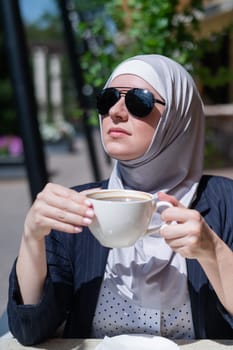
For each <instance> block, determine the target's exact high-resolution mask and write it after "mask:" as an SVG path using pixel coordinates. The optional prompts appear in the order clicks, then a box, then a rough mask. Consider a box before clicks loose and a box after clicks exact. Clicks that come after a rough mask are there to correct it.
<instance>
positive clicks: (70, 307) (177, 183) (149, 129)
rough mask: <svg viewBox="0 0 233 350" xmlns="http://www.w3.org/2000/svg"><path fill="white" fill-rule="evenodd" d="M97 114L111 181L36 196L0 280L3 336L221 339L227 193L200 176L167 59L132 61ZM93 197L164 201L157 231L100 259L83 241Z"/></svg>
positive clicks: (195, 123) (195, 113)
mask: <svg viewBox="0 0 233 350" xmlns="http://www.w3.org/2000/svg"><path fill="white" fill-rule="evenodd" d="M97 108H98V111H99V114H100V127H101V137H102V142H103V145H104V148H105V150H106V152H107V153H108V154H109V155H110V156H111V157H112V158H114V159H116V162H115V166H114V169H113V171H112V174H111V176H110V178H109V180H106V181H103V182H101V183H90V184H85V185H83V186H77V187H75V188H73V189H67V188H64V187H62V186H59V185H56V184H48V185H47V186H46V187H45V189H44V190H43V191H42V192H41V193H39V194H38V196H37V199H36V201H35V202H34V204H33V206H32V208H31V209H30V211H29V213H28V215H27V217H26V220H25V226H24V233H23V236H22V243H21V247H20V251H19V256H18V259H17V261H16V264H15V265H14V267H13V270H12V273H11V277H10V290H9V303H8V316H9V325H10V329H11V332H12V333H13V335H14V336H15V337H17V338H18V340H19V341H20V342H22V343H23V344H33V343H38V342H41V341H42V340H44V339H46V338H48V337H52V336H53V335H54V333H55V331H56V330H57V329H58V327H59V326H61V325H62V324H63V323H64V337H79V338H85V337H86V338H88V337H103V336H104V335H109V336H113V335H117V334H121V333H149V334H156V335H162V336H166V337H168V338H173V339H175V338H219V339H220V338H233V331H232V328H233V298H232V290H233V276H232V271H233V253H232V247H233V215H232V207H233V181H232V180H230V179H226V178H221V177H209V176H202V160H203V144H204V115H203V108H202V102H201V99H200V97H199V94H198V92H197V89H196V87H195V84H194V82H193V80H192V78H191V77H190V75H189V74H188V73H187V72H186V71H185V70H184V69H183V68H182V67H181V66H180V65H179V64H177V63H175V62H174V61H172V60H171V59H169V58H166V57H163V56H160V55H142V56H136V57H133V58H130V59H128V60H126V61H124V62H123V63H122V64H120V65H119V66H118V67H117V68H116V69H115V70H114V72H113V74H112V75H111V77H110V78H109V80H108V81H107V83H106V86H105V89H104V90H103V91H102V92H101V93H100V94H99V96H98V99H97ZM96 187H100V188H130V189H135V190H143V191H148V192H151V193H153V194H154V195H155V196H157V197H158V198H159V199H160V200H169V201H170V202H171V203H172V204H173V206H174V207H172V208H168V209H166V210H164V212H163V213H162V216H161V218H162V220H164V221H165V222H166V223H167V224H168V225H165V226H163V228H162V229H161V230H160V235H159V236H158V235H152V236H147V237H145V238H144V239H141V240H139V241H138V242H136V243H135V245H134V246H132V247H128V248H118V249H116V248H114V249H111V250H109V249H108V248H106V247H102V246H101V245H100V244H99V243H98V242H97V241H96V239H95V238H94V237H93V235H92V234H91V233H90V231H89V230H88V225H89V224H90V222H91V220H92V218H93V216H94V212H93V208H92V207H91V204H90V202H89V200H88V199H87V197H86V191H90V190H92V189H93V188H96ZM155 220H157V218H156V217H154V218H152V222H154V221H155ZM171 222H174V223H175V224H174V225H173V224H172V225H169V223H171Z"/></svg>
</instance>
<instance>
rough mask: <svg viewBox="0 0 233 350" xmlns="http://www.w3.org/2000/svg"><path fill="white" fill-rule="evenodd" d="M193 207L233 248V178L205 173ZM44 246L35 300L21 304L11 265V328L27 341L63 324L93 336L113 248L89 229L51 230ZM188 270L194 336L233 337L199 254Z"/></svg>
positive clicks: (67, 333) (71, 334) (74, 334)
mask: <svg viewBox="0 0 233 350" xmlns="http://www.w3.org/2000/svg"><path fill="white" fill-rule="evenodd" d="M107 184H108V181H103V182H101V183H90V184H86V185H83V186H77V187H75V188H74V189H75V190H77V191H82V190H84V189H88V188H94V187H99V186H101V187H102V188H107ZM192 208H194V209H196V210H198V211H199V212H200V213H201V214H202V216H203V217H204V218H205V220H206V222H207V223H208V224H209V225H210V227H211V228H212V229H213V230H214V231H215V232H216V233H217V234H218V235H219V236H220V237H221V239H223V241H225V242H226V244H227V245H228V246H229V247H230V248H231V249H232V250H233V209H232V208H233V181H232V180H231V179H226V178H223V177H217V176H203V177H202V179H201V182H200V185H199V188H198V191H197V196H196V199H195V202H194V203H193V205H192ZM46 250H47V261H48V276H47V279H46V283H45V287H44V294H43V296H42V298H41V300H40V302H39V303H38V304H37V305H22V303H21V297H20V291H19V286H18V282H17V276H16V272H15V264H14V266H13V269H12V272H11V275H10V285H9V301H8V318H9V327H10V331H11V332H12V334H13V335H14V336H15V337H16V338H17V339H18V340H19V342H21V343H22V344H25V345H31V344H36V343H39V342H42V341H43V340H45V339H47V338H50V337H52V336H53V335H54V334H55V331H56V329H57V328H58V327H59V326H60V325H61V324H62V323H63V324H64V334H63V336H64V337H67V338H90V336H91V327H92V319H93V316H94V312H95V308H96V303H97V299H98V294H99V289H100V286H101V282H102V278H103V274H104V271H105V265H106V260H107V257H108V252H109V249H108V248H106V247H103V246H101V245H100V244H99V242H98V241H97V240H96V239H95V237H94V236H93V235H92V234H91V233H90V231H89V230H88V228H85V229H84V230H83V232H82V233H80V234H76V235H71V234H64V233H61V232H57V231H52V232H51V234H50V235H49V236H48V237H47V238H46ZM187 272H188V287H189V293H190V300H191V308H192V316H193V323H194V329H195V337H196V338H211V339H223V338H226V339H227V338H228V339H233V316H231V315H230V314H229V313H228V312H227V311H226V310H225V309H224V307H223V306H222V305H221V303H220V302H219V300H218V298H217V296H216V294H215V292H214V290H213V288H212V286H211V284H210V283H209V281H208V279H207V277H206V275H205V273H204V271H203V269H202V268H201V266H200V264H199V263H198V262H197V261H196V260H195V259H187ZM29 288H30V286H29Z"/></svg>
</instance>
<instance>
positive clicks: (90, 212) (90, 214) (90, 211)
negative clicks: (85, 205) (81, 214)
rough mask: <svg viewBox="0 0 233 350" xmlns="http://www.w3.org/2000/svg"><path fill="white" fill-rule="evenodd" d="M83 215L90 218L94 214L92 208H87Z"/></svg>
mask: <svg viewBox="0 0 233 350" xmlns="http://www.w3.org/2000/svg"><path fill="white" fill-rule="evenodd" d="M85 215H86V216H89V217H91V218H92V217H93V216H94V210H92V209H87V211H86V213H85Z"/></svg>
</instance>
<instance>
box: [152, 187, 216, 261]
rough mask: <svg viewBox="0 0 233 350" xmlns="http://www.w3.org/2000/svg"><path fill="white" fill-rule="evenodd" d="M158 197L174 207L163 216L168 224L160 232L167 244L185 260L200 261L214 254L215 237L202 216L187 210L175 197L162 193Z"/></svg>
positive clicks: (165, 211) (194, 211)
mask: <svg viewBox="0 0 233 350" xmlns="http://www.w3.org/2000/svg"><path fill="white" fill-rule="evenodd" d="M158 197H159V200H166V201H169V202H170V203H171V204H172V205H173V207H172V208H168V209H166V210H164V212H163V213H162V215H161V218H162V220H163V221H164V222H165V223H166V224H167V225H164V226H163V227H162V228H161V230H160V234H161V236H162V237H163V238H164V239H165V241H166V243H167V244H168V245H169V246H170V247H171V248H172V249H173V250H174V251H175V252H177V253H180V254H181V255H182V256H183V257H185V258H190V259H199V258H202V257H204V256H205V257H207V256H208V255H209V254H210V255H212V254H214V236H215V235H214V233H213V231H212V230H211V228H210V227H209V226H208V224H207V223H206V222H205V220H204V219H203V217H202V216H201V214H200V213H199V212H198V211H196V210H193V209H187V208H185V207H184V206H183V205H182V204H181V203H179V201H178V200H177V199H176V198H175V197H173V196H170V195H167V194H165V193H162V192H160V193H159V194H158ZM173 222H175V223H176V224H173ZM170 223H172V224H170Z"/></svg>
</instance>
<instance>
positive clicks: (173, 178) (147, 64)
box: [100, 54, 204, 206]
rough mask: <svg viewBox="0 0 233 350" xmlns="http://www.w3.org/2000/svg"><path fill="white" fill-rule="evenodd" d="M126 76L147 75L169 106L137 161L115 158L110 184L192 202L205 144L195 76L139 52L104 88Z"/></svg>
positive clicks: (147, 80)
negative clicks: (121, 76) (114, 80)
mask: <svg viewBox="0 0 233 350" xmlns="http://www.w3.org/2000/svg"><path fill="white" fill-rule="evenodd" d="M122 74H134V75H137V76H139V77H140V78H142V79H144V80H145V81H146V82H147V83H149V84H150V85H151V86H152V87H153V88H154V89H155V90H156V91H157V92H158V93H159V94H160V96H161V97H162V98H163V99H164V101H165V103H166V106H165V111H164V113H163V115H162V116H161V118H160V122H159V124H158V125H157V127H156V129H155V131H154V135H153V138H152V140H151V144H150V146H149V148H148V149H147V150H146V152H145V153H144V154H143V155H142V156H140V157H139V158H137V159H133V160H124V161H122V160H116V162H115V165H114V168H113V171H112V174H111V176H110V181H109V187H110V188H119V187H123V188H129V189H135V190H141V191H146V192H150V193H153V194H154V195H155V196H156V193H157V192H158V191H163V192H166V193H168V194H170V195H173V196H175V197H176V198H177V199H178V200H180V201H181V202H182V203H183V204H184V205H185V206H189V205H190V202H191V201H192V199H193V196H194V194H195V192H196V188H197V185H198V182H199V180H200V177H201V175H202V170H203V147H204V113H203V105H202V101H201V98H200V96H199V93H198V90H197V88H196V85H195V83H194V81H193V79H192V77H191V76H190V74H189V73H188V72H187V71H186V70H185V69H184V68H183V67H182V66H181V65H180V64H178V63H177V62H175V61H173V60H172V59H170V58H167V57H165V56H161V55H155V54H151V55H139V56H135V57H132V58H129V59H127V60H126V61H124V62H122V63H121V64H120V65H119V66H117V67H116V69H115V70H114V71H113V73H112V75H111V76H110V78H109V79H108V81H107V83H106V85H105V87H108V86H109V85H110V83H111V81H112V80H113V79H114V78H116V77H117V76H119V75H122ZM100 124H101V123H100ZM102 143H103V146H104V142H103V137H102ZM104 148H105V146H104Z"/></svg>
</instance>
